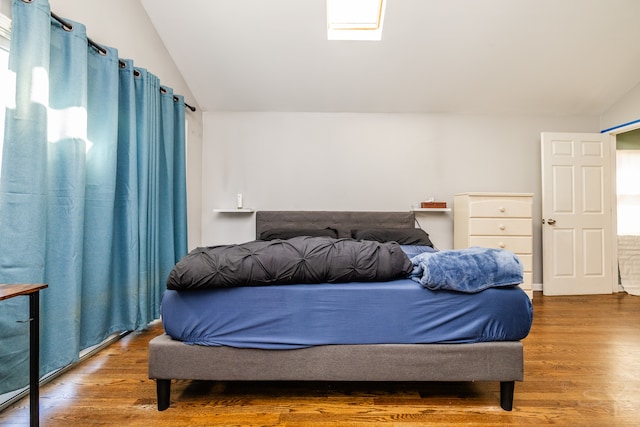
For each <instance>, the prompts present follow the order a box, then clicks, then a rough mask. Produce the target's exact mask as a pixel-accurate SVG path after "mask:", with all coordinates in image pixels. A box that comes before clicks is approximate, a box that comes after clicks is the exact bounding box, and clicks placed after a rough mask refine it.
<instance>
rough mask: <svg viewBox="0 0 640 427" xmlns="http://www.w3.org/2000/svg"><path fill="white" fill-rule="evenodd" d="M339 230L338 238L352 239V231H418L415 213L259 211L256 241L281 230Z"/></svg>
mask: <svg viewBox="0 0 640 427" xmlns="http://www.w3.org/2000/svg"><path fill="white" fill-rule="evenodd" d="M327 227H331V228H335V229H336V230H338V237H351V230H352V229H357V228H360V229H363V228H383V227H385V228H395V227H397V228H401V227H415V216H414V214H413V212H358V211H258V212H256V238H257V239H259V238H260V235H261V234H262V232H263V231H265V230H272V229H278V228H289V229H290V228H303V229H304V228H327Z"/></svg>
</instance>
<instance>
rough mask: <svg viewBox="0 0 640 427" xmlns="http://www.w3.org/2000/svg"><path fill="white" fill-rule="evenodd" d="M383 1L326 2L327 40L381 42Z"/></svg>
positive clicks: (350, 0) (341, 0)
mask: <svg viewBox="0 0 640 427" xmlns="http://www.w3.org/2000/svg"><path fill="white" fill-rule="evenodd" d="M385 5H386V1H385V0H327V39H328V40H381V39H382V23H383V21H384V11H385Z"/></svg>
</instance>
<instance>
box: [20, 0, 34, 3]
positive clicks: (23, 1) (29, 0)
mask: <svg viewBox="0 0 640 427" xmlns="http://www.w3.org/2000/svg"><path fill="white" fill-rule="evenodd" d="M22 3H33V0H22Z"/></svg>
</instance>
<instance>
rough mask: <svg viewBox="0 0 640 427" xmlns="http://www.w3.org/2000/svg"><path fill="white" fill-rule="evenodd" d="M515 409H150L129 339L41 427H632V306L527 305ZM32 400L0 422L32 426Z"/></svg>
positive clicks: (222, 405)
mask: <svg viewBox="0 0 640 427" xmlns="http://www.w3.org/2000/svg"><path fill="white" fill-rule="evenodd" d="M534 310H535V315H534V324H533V328H532V330H531V333H530V335H529V336H528V337H527V338H526V339H525V340H524V349H525V379H524V381H523V382H521V383H516V391H515V399H514V408H513V411H511V412H507V411H503V410H502V409H500V406H499V384H497V383H491V382H486V383H485V382H476V383H316V382H314V383H295V382H286V383H253V382H250V383H214V382H204V381H174V383H173V384H172V387H171V392H172V394H171V398H172V399H171V402H172V403H171V407H170V408H169V409H167V410H166V411H164V412H158V411H157V410H156V397H155V383H154V382H153V381H151V380H149V379H148V378H147V343H148V342H149V340H150V339H151V338H153V337H154V336H156V335H158V334H160V333H161V326H160V325H159V324H157V323H156V324H154V325H152V326H151V327H150V328H149V329H148V330H145V331H140V332H135V333H132V334H130V335H128V336H126V337H125V338H123V339H122V340H120V341H118V342H117V343H115V344H112V345H111V346H110V347H109V348H107V349H105V350H103V351H101V352H100V353H98V354H97V355H95V356H93V357H92V358H90V359H88V360H86V361H84V362H83V363H81V364H80V365H78V366H77V367H75V368H74V369H72V370H71V371H69V372H67V373H66V374H64V375H62V376H60V377H58V378H56V379H55V380H53V381H52V382H50V383H48V384H46V385H44V386H43V387H42V389H41V394H40V397H41V398H40V425H42V426H98V425H114V426H196V425H206V426H215V425H224V426H329V425H331V426H371V425H377V424H388V425H398V426H400V425H401V426H411V425H416V426H417V425H420V426H462V425H465V426H498V425H500V426H503V425H536V426H537V425H557V426H640V297H634V296H630V295H627V294H624V293H620V294H614V295H600V296H578V297H543V296H542V295H540V294H539V293H535V296H534ZM28 405H29V400H28V398H26V399H23V400H21V401H20V402H18V403H17V404H15V405H14V406H13V407H10V408H8V409H6V410H5V411H4V412H2V413H0V425H2V426H27V425H29V406H28Z"/></svg>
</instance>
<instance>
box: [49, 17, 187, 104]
mask: <svg viewBox="0 0 640 427" xmlns="http://www.w3.org/2000/svg"><path fill="white" fill-rule="evenodd" d="M51 17H52V18H53V19H55V20H56V21H58V22H59V23H60V24H61V25H62V28H63V29H64V30H65V31H72V30H73V24H71V23H70V22H68V21H66V20H64V19H63V18H61V17H60V16H58V15H56V14H55V13H53V12H51ZM87 42H88V43H89V45H90V46H92V47H93V48H94V49H96V50H97V51H98V52H99V53H100V55H103V56H104V55H106V54H107V53H108V52H107V49H105V48H104V47H102V46H100V45H99V44H98V43H96V42H94V41H93V40H91V39H90V38H89V37H87ZM119 62H120V66H121V67H122V66H126V64H125V63H124V62H122V61H119ZM160 91H161V92H162V93H166V92H167V91H166V90H165V89H163V88H160ZM173 100H174V101H177V100H178V97H176V96H174V97H173ZM184 106H185V107H187V108H188V109H190V110H191V111H196V107H193V106H191V105H189V104H187V103H186V102H185V103H184Z"/></svg>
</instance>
